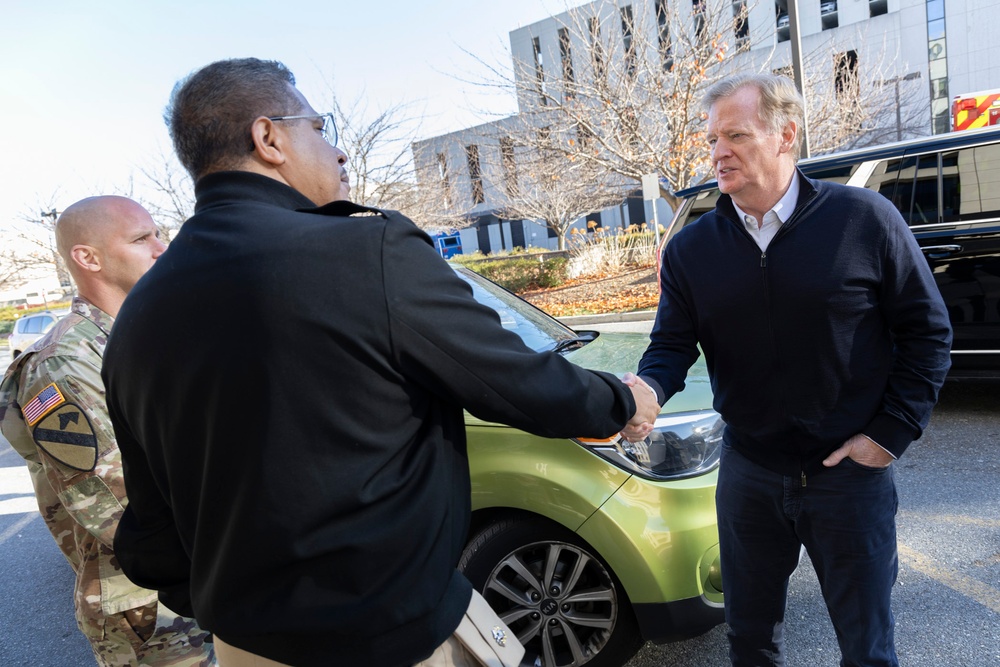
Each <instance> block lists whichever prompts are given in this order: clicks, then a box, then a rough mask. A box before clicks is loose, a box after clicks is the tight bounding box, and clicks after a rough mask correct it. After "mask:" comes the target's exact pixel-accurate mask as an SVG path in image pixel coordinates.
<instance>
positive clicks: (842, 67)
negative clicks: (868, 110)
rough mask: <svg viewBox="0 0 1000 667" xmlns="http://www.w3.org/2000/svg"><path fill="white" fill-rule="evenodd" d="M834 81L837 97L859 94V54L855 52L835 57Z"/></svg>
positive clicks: (851, 51) (839, 54)
mask: <svg viewBox="0 0 1000 667" xmlns="http://www.w3.org/2000/svg"><path fill="white" fill-rule="evenodd" d="M833 69H834V79H833V83H834V86H836V90H837V97H838V98H839V97H841V96H844V95H847V96H848V97H856V96H857V94H858V52H857V51H855V50H853V49H852V50H850V51H845V52H844V53H838V54H837V55H835V56H834V57H833Z"/></svg>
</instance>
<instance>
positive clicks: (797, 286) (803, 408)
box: [639, 174, 951, 475]
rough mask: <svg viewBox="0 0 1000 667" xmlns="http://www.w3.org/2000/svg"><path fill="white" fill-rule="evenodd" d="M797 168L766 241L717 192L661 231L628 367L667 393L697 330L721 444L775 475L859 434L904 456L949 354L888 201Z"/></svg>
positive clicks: (909, 241) (928, 278)
mask: <svg viewBox="0 0 1000 667" xmlns="http://www.w3.org/2000/svg"><path fill="white" fill-rule="evenodd" d="M797 177H798V178H800V184H801V188H800V192H799V201H798V205H797V206H796V208H795V211H794V213H793V214H792V216H791V218H790V219H789V220H788V221H787V222H786V223H785V224H784V225H783V226H782V228H781V230H780V231H779V232H778V233H777V235H776V236H775V237H774V239H773V240H772V241H771V243H770V245H769V246H768V248H767V251H766V252H763V253H762V252H761V250H760V248H759V247H758V246H757V244H756V243H755V242H754V240H753V239H752V238H751V237H750V235H749V233H747V231H746V229H745V228H744V227H743V225H742V223H740V222H738V216H737V214H736V210H735V208H734V207H733V204H732V200H731V199H730V198H729V197H728V196H727V195H722V196H721V197H720V198H719V201H718V204H717V205H716V209H715V210H714V211H711V212H709V213H706V214H705V215H703V216H702V217H701V218H700V219H699V220H698V221H696V222H695V223H693V224H691V225H689V226H688V227H686V228H685V229H683V230H681V231H680V232H678V234H677V235H676V236H675V237H674V238H673V239H672V240H671V241H670V243H669V244H668V245H667V247H666V250H665V253H664V258H663V264H662V267H661V271H660V284H661V297H660V305H659V309H658V312H657V318H656V323H655V325H654V328H653V331H652V333H651V335H650V339H651V343H650V345H649V348H648V349H647V350H646V353H645V355H643V358H642V361H641V362H640V365H639V374H640V375H641V376H643V377H645V378H646V379H647V380H651V381H653V382H655V383H656V386H657V388H658V389H659V390H660V396H661V398H664V397H669V396H671V395H672V394H673V393H675V392H677V391H679V390H680V389H682V388H683V386H684V377H685V374H686V372H687V369H688V367H689V366H690V365H691V364H692V363H693V362H694V360H695V359H696V358H697V356H698V350H697V345H698V344H700V345H701V348H702V350H703V352H704V354H705V361H706V364H707V366H708V370H709V374H710V376H711V380H712V388H713V390H714V392H715V408H716V410H718V411H719V413H721V415H722V417H723V419H725V421H726V424H727V430H726V440H727V442H729V443H730V444H731V445H732V446H733V447H735V448H736V449H737V450H739V451H740V452H741V453H743V454H744V455H745V456H746V457H747V458H749V459H751V460H752V461H755V462H757V463H758V464H759V465H762V466H764V467H766V468H769V469H771V470H773V471H775V472H779V473H781V474H784V475H798V474H800V473H802V472H817V471H820V470H822V468H823V466H822V460H823V459H824V458H825V457H826V456H827V455H829V454H830V452H832V451H833V450H834V449H836V448H837V447H839V446H840V445H842V444H843V443H844V442H845V441H846V440H847V439H848V438H850V437H851V436H853V435H855V434H858V433H864V434H865V435H867V436H869V437H870V438H872V439H873V440H875V441H876V442H877V443H879V444H880V445H882V446H883V447H884V448H886V449H887V450H889V451H890V452H892V453H893V454H894V455H896V456H899V455H901V454H902V453H903V451H904V450H905V449H906V447H907V446H908V445H909V444H910V442H911V441H912V440H915V439H916V438H918V437H920V434H921V432H922V430H923V428H924V427H925V426H926V425H927V421H928V419H929V418H930V413H931V409H932V408H933V406H934V403H935V402H936V400H937V392H938V389H939V388H940V386H941V384H942V382H943V381H944V378H945V375H946V374H947V371H948V368H949V366H950V363H951V362H950V358H949V350H950V346H951V326H950V324H949V320H948V313H947V310H946V309H945V306H944V303H943V301H942V299H941V295H940V293H939V291H938V289H937V287H936V286H935V284H934V278H933V276H932V275H931V272H930V269H929V268H928V265H927V262H926V260H925V259H924V258H923V255H922V254H921V252H920V249H919V247H918V246H917V242H916V240H915V239H914V237H913V234H912V233H911V232H910V230H909V229H908V228H907V227H906V224H905V223H904V222H903V220H902V218H901V216H900V215H899V212H898V211H896V209H895V208H894V207H893V206H892V204H891V203H890V202H889V201H888V200H886V199H885V198H884V197H882V196H881V195H879V194H877V193H875V192H872V191H870V190H865V189H861V188H853V187H847V186H843V185H839V184H834V183H828V182H824V181H813V180H810V179H807V178H805V177H804V176H802V175H801V174H797Z"/></svg>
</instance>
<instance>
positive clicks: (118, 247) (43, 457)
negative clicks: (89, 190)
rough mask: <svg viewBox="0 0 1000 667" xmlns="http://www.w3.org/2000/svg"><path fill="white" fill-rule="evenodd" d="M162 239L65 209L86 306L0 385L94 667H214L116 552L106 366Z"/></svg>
mask: <svg viewBox="0 0 1000 667" xmlns="http://www.w3.org/2000/svg"><path fill="white" fill-rule="evenodd" d="M158 236H159V234H158V231H157V229H156V226H155V224H154V223H153V220H152V218H150V216H149V213H147V212H146V211H145V209H143V208H142V207H141V206H139V205H138V204H136V203H135V202H133V201H131V200H129V199H126V198H124V197H93V198H90V199H85V200H83V201H81V202H77V203H76V204H74V205H73V206H71V207H69V208H68V209H67V210H66V211H65V212H64V213H63V215H62V216H61V217H60V219H59V220H58V222H57V224H56V242H57V245H58V247H59V252H60V254H61V255H62V256H63V258H64V259H65V260H66V264H67V266H68V267H69V270H70V273H71V274H72V275H73V278H74V279H75V280H76V282H77V285H78V287H79V292H80V296H78V297H76V298H74V299H73V303H72V312H71V313H70V314H69V315H67V316H66V317H65V318H63V319H62V320H60V321H59V322H57V323H56V325H55V326H54V327H53V328H52V330H51V331H49V333H48V334H46V335H45V336H44V337H43V338H42V339H40V340H38V341H36V342H35V343H34V344H33V345H31V346H30V347H29V348H28V349H27V350H25V352H24V354H22V355H21V356H19V357H18V358H17V359H15V360H14V363H12V364H11V366H10V368H9V369H8V370H7V373H6V375H5V376H4V378H3V382H2V383H0V429H2V431H3V434H4V436H5V437H6V438H7V439H8V440H9V441H10V443H11V445H12V446H13V448H14V449H15V450H16V451H17V452H18V453H19V454H20V455H21V456H22V457H24V459H25V461H27V464H28V470H29V472H30V473H31V480H32V483H33V484H34V487H35V496H36V498H37V500H38V509H39V511H40V512H41V514H42V517H43V518H44V519H45V523H46V525H47V526H48V529H49V531H50V532H51V533H52V536H53V537H54V538H55V540H56V544H58V545H59V548H60V549H61V550H62V552H63V555H64V556H65V557H66V559H67V560H68V561H69V563H70V565H71V566H72V568H73V570H74V572H76V587H75V591H74V602H75V607H76V619H77V624H78V625H79V627H80V630H81V631H82V632H83V633H84V635H86V637H87V639H88V640H89V641H90V644H91V647H92V648H93V650H94V655H95V656H96V658H97V662H98V664H99V665H107V666H115V667H117V666H118V665H183V666H190V667H195V666H207V665H214V664H215V654H214V651H213V648H212V643H211V637H210V635H209V633H207V632H205V631H203V630H201V629H200V628H199V627H198V626H197V624H196V623H195V622H194V620H192V619H189V618H185V617H182V616H178V615H177V614H174V613H173V612H171V611H170V610H169V609H167V608H166V607H165V606H163V605H158V604H157V599H156V593H155V592H154V591H150V590H146V589H144V588H139V587H138V586H136V585H135V584H133V583H132V582H130V581H129V580H128V579H127V578H126V577H125V575H124V574H123V573H122V572H121V570H120V569H119V567H118V562H117V560H116V559H115V555H114V552H113V551H112V544H113V540H114V535H115V529H116V528H117V526H118V520H119V518H120V517H121V514H122V511H123V509H124V506H125V505H126V504H127V502H128V501H127V499H126V497H125V483H124V479H123V475H122V465H121V455H120V453H119V451H118V446H117V444H116V442H115V436H114V432H113V430H112V426H111V420H110V419H109V418H108V413H107V408H106V405H105V402H104V384H103V382H102V381H101V360H102V357H103V354H104V347H105V345H106V344H107V339H108V333H109V332H110V330H111V325H112V323H113V321H114V315H116V314H117V313H118V308H119V307H120V306H121V303H122V301H124V298H125V295H126V294H127V293H128V291H129V290H130V289H131V288H132V286H133V285H134V284H135V282H136V281H137V280H138V279H139V277H141V276H142V274H143V273H145V272H146V270H148V269H149V267H150V266H152V264H153V262H154V261H155V260H156V258H157V257H159V255H160V254H161V253H162V252H163V250H164V248H165V246H164V244H163V243H162V242H161V241H160V240H159V238H158Z"/></svg>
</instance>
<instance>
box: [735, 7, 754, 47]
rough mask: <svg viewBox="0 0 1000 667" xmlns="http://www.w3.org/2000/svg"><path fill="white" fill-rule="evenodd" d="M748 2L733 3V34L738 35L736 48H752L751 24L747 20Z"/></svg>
mask: <svg viewBox="0 0 1000 667" xmlns="http://www.w3.org/2000/svg"><path fill="white" fill-rule="evenodd" d="M748 16H749V14H748V12H747V1H746V0H736V2H734V3H733V33H734V34H735V35H736V48H737V49H741V48H748V47H749V46H750V23H749V21H748V20H747V17H748Z"/></svg>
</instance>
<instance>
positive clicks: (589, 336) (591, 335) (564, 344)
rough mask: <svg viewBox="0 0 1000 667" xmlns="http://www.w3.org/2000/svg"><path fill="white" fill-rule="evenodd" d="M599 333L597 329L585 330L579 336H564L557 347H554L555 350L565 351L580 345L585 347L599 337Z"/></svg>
mask: <svg viewBox="0 0 1000 667" xmlns="http://www.w3.org/2000/svg"><path fill="white" fill-rule="evenodd" d="M597 336H598V333H597V332H596V331H583V332H581V334H580V335H579V336H575V337H573V338H564V339H562V340H561V341H559V342H558V343H556V345H555V347H553V348H552V351H553V352H565V351H566V350H575V349H576V348H578V347H583V346H584V345H586V344H587V343H589V342H591V341H593V340H594V339H595V338H597Z"/></svg>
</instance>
